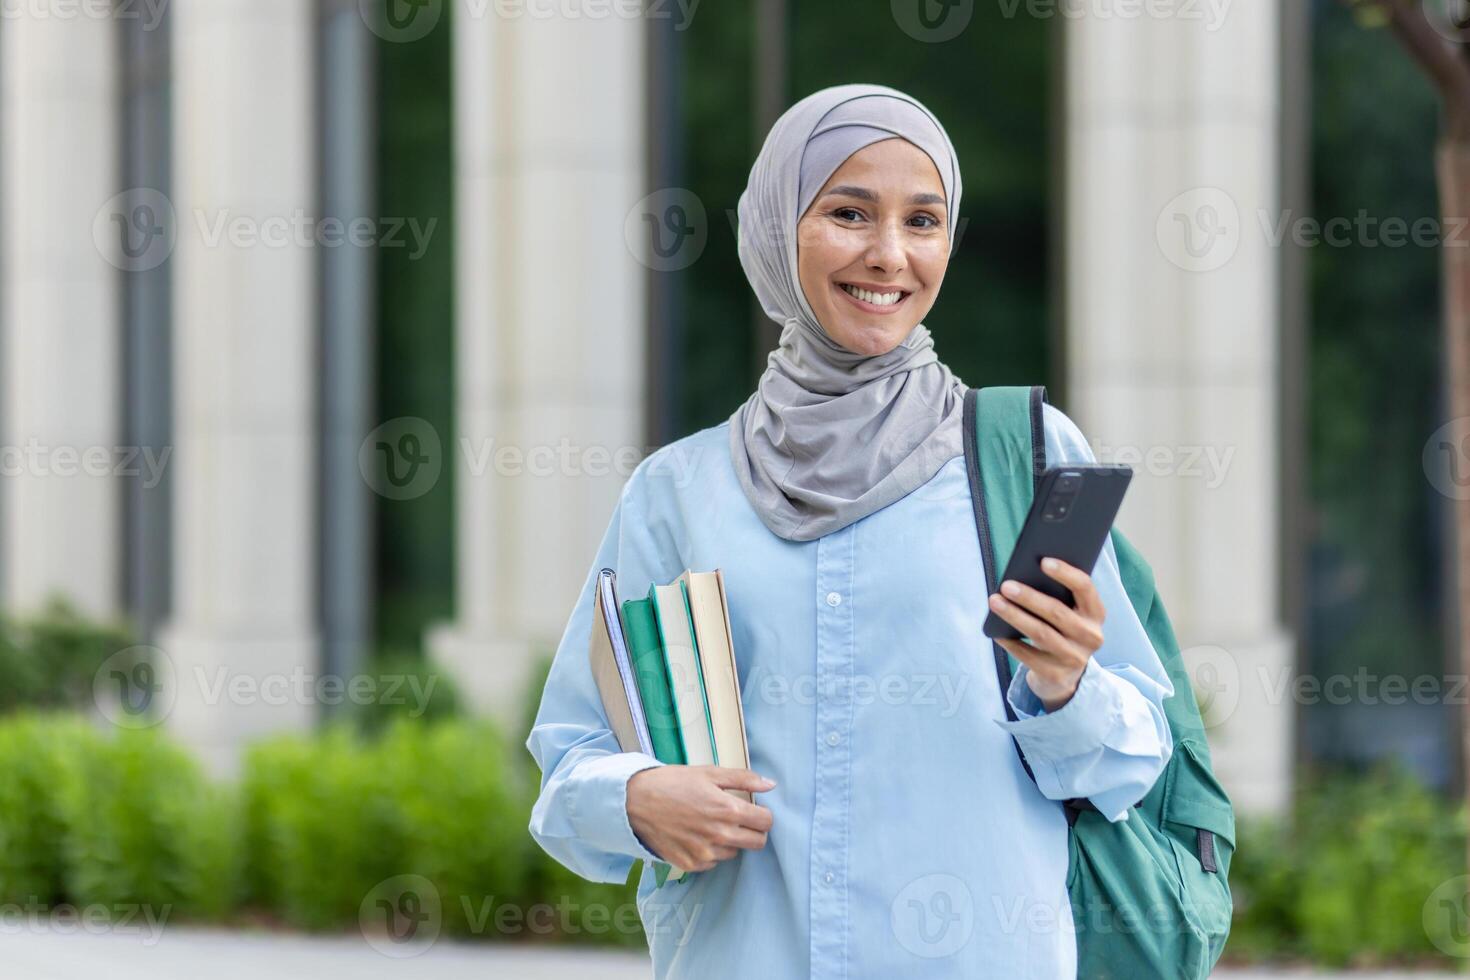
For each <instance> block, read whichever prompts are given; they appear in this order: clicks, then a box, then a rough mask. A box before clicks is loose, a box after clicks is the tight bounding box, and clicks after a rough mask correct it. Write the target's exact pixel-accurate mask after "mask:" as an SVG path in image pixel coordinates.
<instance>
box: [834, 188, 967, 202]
mask: <svg viewBox="0 0 1470 980" xmlns="http://www.w3.org/2000/svg"><path fill="white" fill-rule="evenodd" d="M832 195H841V196H843V197H855V198H858V199H859V200H862V201H872V202H873V203H874V204H876V203H878V195H877V194H874V193H873V192H872V191H870V190H868V189H867V188H866V187H854V186H853V185H851V184H839V185H838V186H836V187H832V188H829V189H828V191H827V193H826V194H823V195H822V196H823V197H830V196H832ZM909 203H910V204H943V203H944V195H943V194H935V193H932V192H930V191H923V192H921V193H919V194H915V195H913V196H912V197H910V198H909Z"/></svg>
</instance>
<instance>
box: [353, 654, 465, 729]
mask: <svg viewBox="0 0 1470 980" xmlns="http://www.w3.org/2000/svg"><path fill="white" fill-rule="evenodd" d="M358 676H359V679H360V680H363V681H365V682H368V683H371V684H372V685H373V687H372V690H374V691H376V692H377V695H378V696H377V697H375V698H374V699H372V700H371V701H370V702H368V703H366V704H356V705H354V708H355V710H354V712H353V715H354V718H355V720H356V722H357V727H358V728H359V729H360V730H362V731H363V732H365V733H368V734H377V733H380V732H382V731H383V730H384V729H386V728H387V727H388V726H389V725H391V724H393V723H394V722H395V721H398V720H407V721H429V722H433V721H446V720H448V719H450V718H454V717H457V716H458V715H459V714H460V703H461V698H460V694H459V688H458V686H456V684H455V681H454V678H453V677H452V676H450V675H449V674H448V673H447V672H446V671H444V670H442V669H441V668H440V667H439V666H437V665H436V664H434V663H433V662H432V661H430V660H428V659H426V658H425V657H424V656H423V655H422V654H419V653H415V652H408V651H389V652H386V653H382V654H379V655H378V656H376V657H374V658H373V659H372V660H371V661H369V663H368V665H367V667H366V668H365V669H364V670H363V671H362V673H361V674H359V675H358ZM349 703H351V702H349Z"/></svg>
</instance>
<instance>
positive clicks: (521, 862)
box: [377, 722, 534, 934]
mask: <svg viewBox="0 0 1470 980" xmlns="http://www.w3.org/2000/svg"><path fill="white" fill-rule="evenodd" d="M377 754H378V755H379V756H380V759H381V765H382V768H383V769H384V771H385V772H386V773H387V774H388V775H389V778H390V780H391V782H392V785H393V794H394V802H395V808H396V810H397V811H398V812H397V815H398V818H399V822H400V826H401V827H402V829H403V844H404V847H403V858H402V861H401V865H402V866H401V868H400V870H401V871H405V872H411V873H413V874H419V875H423V876H424V877H425V878H427V879H429V880H430V881H431V882H433V883H434V887H435V888H436V889H438V892H439V897H440V900H441V902H442V903H443V909H444V928H445V929H446V930H447V931H449V932H453V933H459V934H469V933H470V932H472V931H474V930H476V929H479V928H483V927H484V922H485V919H484V917H483V916H482V915H480V914H479V912H480V911H481V910H482V909H483V907H484V904H485V903H486V902H488V901H489V900H490V899H491V898H492V897H494V898H495V899H496V900H505V899H506V898H512V899H514V898H516V897H520V896H523V895H524V894H526V876H527V871H528V868H529V865H530V862H531V858H532V857H533V854H532V847H533V846H534V845H533V842H532V841H531V840H530V837H529V835H528V834H527V832H526V824H527V822H528V820H529V818H530V814H529V808H528V807H527V806H526V805H525V797H524V795H523V793H522V792H521V787H520V786H518V785H517V782H516V779H515V773H514V771H513V770H512V767H511V765H510V764H509V760H508V759H507V758H506V757H505V744H504V742H503V741H502V739H501V738H500V736H499V734H498V733H497V732H496V731H495V730H494V729H493V728H491V727H490V726H488V725H485V724H478V725H477V724H447V725H438V726H435V727H432V728H427V729H420V728H419V727H417V726H414V725H411V724H407V723H404V722H399V723H398V724H396V725H394V726H393V728H392V729H390V730H389V732H388V733H387V735H386V737H385V738H384V739H383V741H382V743H381V745H380V746H379V748H378V749H377Z"/></svg>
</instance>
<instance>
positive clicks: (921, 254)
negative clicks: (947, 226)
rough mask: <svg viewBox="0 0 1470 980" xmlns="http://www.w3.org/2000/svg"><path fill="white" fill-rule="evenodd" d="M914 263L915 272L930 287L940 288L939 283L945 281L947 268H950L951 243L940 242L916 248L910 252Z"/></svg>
mask: <svg viewBox="0 0 1470 980" xmlns="http://www.w3.org/2000/svg"><path fill="white" fill-rule="evenodd" d="M910 257H911V261H912V262H913V265H914V272H915V273H916V274H917V275H918V277H919V279H920V280H921V281H922V282H923V283H924V285H925V287H926V288H928V289H938V288H939V284H940V283H941V282H943V281H944V273H945V270H946V269H948V268H949V245H948V243H940V244H939V245H937V246H929V245H926V246H924V247H922V248H918V249H915V250H914V251H913V252H911V253H910Z"/></svg>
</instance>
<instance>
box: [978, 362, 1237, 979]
mask: <svg viewBox="0 0 1470 980" xmlns="http://www.w3.org/2000/svg"><path fill="white" fill-rule="evenodd" d="M1045 401H1046V389H1044V388H1041V387H1033V388H1024V387H1002V388H984V389H974V388H972V389H970V390H968V391H967V392H966V394H965V405H964V442H965V465H966V469H967V471H968V474H969V478H970V493H971V497H972V499H973V501H974V509H975V524H976V528H977V529H978V531H979V534H980V550H981V554H982V556H983V557H984V561H985V578H986V582H987V583H988V585H989V590H990V592H995V591H996V590H997V589H998V588H999V585H1000V583H999V582H998V581H997V575H998V573H999V570H1001V569H1004V568H1005V566H1006V562H1007V561H1008V560H1009V559H1010V555H1011V551H1012V549H1013V548H1014V547H1015V544H1016V538H1017V537H1018V536H1019V535H1020V533H1021V525H1022V523H1023V522H1024V521H1025V519H1026V513H1027V511H1028V510H1029V509H1030V507H1031V499H1032V496H1033V495H1034V493H1035V490H1036V486H1037V483H1038V481H1039V480H1040V478H1041V474H1042V472H1043V471H1044V470H1045V469H1046V442H1045V440H1044V436H1043V433H1044V430H1043V428H1042V408H1041V406H1042V403H1043V402H1045ZM1112 541H1113V547H1114V549H1115V550H1116V552H1117V555H1118V568H1119V571H1120V572H1121V574H1122V579H1123V587H1124V589H1125V591H1126V592H1127V593H1128V599H1129V601H1130V602H1132V604H1133V609H1134V611H1135V612H1136V613H1137V614H1138V619H1139V622H1141V623H1142V624H1143V627H1144V630H1145V631H1146V632H1147V633H1148V638H1149V640H1150V641H1151V642H1152V643H1153V646H1154V650H1155V651H1156V652H1157V653H1158V655H1159V659H1160V660H1161V661H1162V662H1163V665H1164V668H1165V669H1166V670H1167V671H1168V673H1169V680H1170V681H1172V682H1173V684H1174V696H1173V697H1171V698H1169V699H1168V700H1167V701H1165V702H1164V712H1165V714H1167V715H1168V718H1169V730H1170V733H1171V734H1172V735H1173V737H1174V752H1173V754H1172V755H1171V756H1170V757H1169V763H1168V765H1167V766H1165V768H1164V771H1163V773H1162V774H1161V775H1160V776H1159V779H1158V781H1157V782H1156V783H1155V784H1154V787H1153V789H1152V790H1150V791H1149V793H1148V795H1146V796H1145V797H1144V798H1143V799H1142V800H1140V801H1139V802H1138V803H1136V804H1134V807H1133V809H1131V810H1129V811H1128V817H1127V819H1125V820H1121V821H1119V822H1118V823H1111V822H1109V821H1108V820H1107V818H1106V817H1104V816H1103V815H1102V814H1100V813H1098V812H1097V810H1096V808H1094V807H1093V806H1092V803H1091V802H1090V801H1088V800H1085V799H1071V800H1066V801H1064V802H1063V804H1062V805H1063V808H1064V811H1065V813H1066V816H1067V824H1068V826H1069V827H1070V828H1071V829H1070V831H1069V833H1068V834H1067V838H1068V848H1069V866H1068V871H1067V891H1068V893H1069V896H1070V898H1071V904H1072V917H1073V920H1074V922H1075V923H1076V927H1077V975H1078V976H1079V977H1083V978H1086V980H1112V978H1117V980H1125V978H1126V980H1135V978H1139V977H1164V978H1169V980H1192V978H1204V977H1207V976H1209V973H1210V970H1211V969H1212V968H1213V967H1214V965H1215V962H1216V960H1218V959H1219V958H1220V953H1221V952H1222V951H1223V950H1224V948H1225V939H1226V936H1227V935H1229V932H1230V914H1231V903H1230V886H1229V884H1228V882H1227V875H1228V874H1229V872H1230V858H1231V855H1232V854H1233V853H1234V851H1235V817H1234V814H1233V812H1232V810H1231V807H1230V799H1229V797H1227V796H1226V795H1225V791H1224V790H1223V789H1222V788H1221V787H1220V784H1219V782H1217V781H1216V779H1215V776H1214V773H1213V772H1212V771H1211V769H1210V748H1209V744H1208V743H1207V742H1206V741H1205V731H1204V725H1203V724H1202V722H1201V720H1200V713H1199V706H1198V705H1197V704H1196V703H1195V698H1194V690H1193V688H1192V687H1191V685H1190V680H1189V675H1188V673H1187V672H1186V670H1185V668H1184V661H1183V658H1182V657H1181V656H1180V653H1179V643H1178V641H1177V640H1175V638H1174V628H1173V627H1172V626H1171V625H1170V623H1169V616H1168V614H1167V613H1166V612H1164V604H1163V602H1162V601H1161V600H1160V599H1159V594H1158V592H1157V590H1156V589H1155V588H1154V576H1153V571H1152V570H1151V569H1150V568H1149V566H1148V563H1147V562H1145V561H1144V560H1143V557H1142V556H1141V555H1140V554H1139V553H1138V551H1137V550H1136V549H1135V548H1134V547H1133V546H1132V545H1131V544H1129V543H1128V541H1127V539H1126V538H1124V537H1123V535H1122V533H1121V532H1120V531H1119V530H1118V529H1117V528H1116V527H1114V528H1113V530H1112ZM993 649H994V653H995V668H996V674H997V677H998V679H999V681H1000V688H1001V702H1002V703H1003V704H1004V705H1005V710H1006V716H1007V717H1008V718H1009V719H1011V720H1012V721H1014V720H1015V717H1016V716H1015V712H1014V711H1013V710H1012V708H1011V706H1010V702H1009V701H1008V700H1007V699H1006V697H1005V692H1006V690H1007V689H1008V688H1009V686H1010V682H1011V672H1012V670H1013V667H1014V663H1013V661H1012V659H1011V657H1010V655H1009V654H1008V653H1007V652H1006V651H1005V649H1004V648H1003V647H1001V646H1000V645H999V644H993ZM1016 751H1017V753H1018V754H1020V753H1021V747H1020V745H1019V744H1017V745H1016ZM1021 764H1022V766H1024V767H1025V769H1026V773H1027V775H1031V766H1030V765H1029V764H1028V763H1027V762H1026V758H1025V756H1024V754H1022V755H1021ZM1032 779H1033V780H1034V779H1035V777H1034V776H1032Z"/></svg>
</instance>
